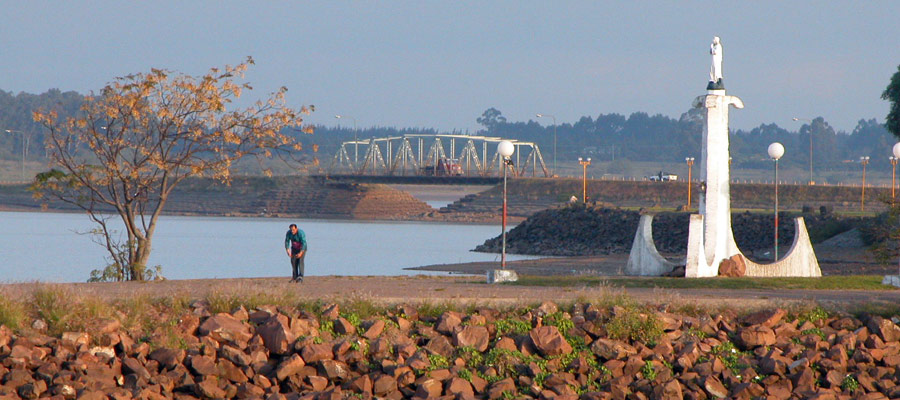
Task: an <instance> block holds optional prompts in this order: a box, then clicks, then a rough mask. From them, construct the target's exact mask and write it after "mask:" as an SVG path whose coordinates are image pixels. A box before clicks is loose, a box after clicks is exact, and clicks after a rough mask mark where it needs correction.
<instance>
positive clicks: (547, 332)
mask: <svg viewBox="0 0 900 400" xmlns="http://www.w3.org/2000/svg"><path fill="white" fill-rule="evenodd" d="M528 336H529V337H530V338H531V341H532V342H533V343H534V347H535V348H537V350H538V351H539V352H540V353H541V354H543V355H544V356H558V355H560V354H569V353H571V352H572V346H571V345H569V342H567V341H566V338H565V337H563V335H562V334H561V333H559V329H557V328H556V327H555V326H540V327H537V328H534V329H532V330H531V332H529V333H528Z"/></svg>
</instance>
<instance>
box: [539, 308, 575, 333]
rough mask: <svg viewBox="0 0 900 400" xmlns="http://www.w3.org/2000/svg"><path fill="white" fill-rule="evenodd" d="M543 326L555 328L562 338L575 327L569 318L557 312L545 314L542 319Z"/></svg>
mask: <svg viewBox="0 0 900 400" xmlns="http://www.w3.org/2000/svg"><path fill="white" fill-rule="evenodd" d="M544 325H549V326H555V327H556V329H558V330H559V333H561V334H562V335H563V336H568V334H569V330H570V329H572V328H574V327H575V323H574V322H572V319H571V318H566V316H565V314H563V313H562V312H561V311H557V312H555V313H552V314H547V315H546V316H545V317H544Z"/></svg>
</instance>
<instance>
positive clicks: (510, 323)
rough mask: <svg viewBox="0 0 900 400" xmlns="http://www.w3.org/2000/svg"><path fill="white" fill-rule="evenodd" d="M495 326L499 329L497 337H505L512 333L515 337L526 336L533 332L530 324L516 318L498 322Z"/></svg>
mask: <svg viewBox="0 0 900 400" xmlns="http://www.w3.org/2000/svg"><path fill="white" fill-rule="evenodd" d="M494 326H496V327H497V336H503V335H507V334H510V333H512V334H515V335H525V334H527V333H528V332H529V331H531V324H530V323H528V322H526V321H523V320H521V319H518V318H516V317H510V318H504V319H501V320H497V322H496V323H494Z"/></svg>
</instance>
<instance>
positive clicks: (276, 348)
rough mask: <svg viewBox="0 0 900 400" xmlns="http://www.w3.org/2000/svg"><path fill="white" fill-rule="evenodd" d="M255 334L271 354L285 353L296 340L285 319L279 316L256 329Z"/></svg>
mask: <svg viewBox="0 0 900 400" xmlns="http://www.w3.org/2000/svg"><path fill="white" fill-rule="evenodd" d="M256 334H258V335H259V336H260V338H262V341H263V344H264V345H265V346H266V348H267V349H269V353H272V354H285V353H287V352H288V350H290V348H291V344H292V343H293V342H294V340H295V339H296V337H295V336H294V334H293V332H292V331H291V328H290V323H289V321H288V319H287V317H285V316H284V315H280V314H279V315H278V316H276V317H273V318H269V320H268V321H266V323H264V324H262V325H260V326H258V327H256Z"/></svg>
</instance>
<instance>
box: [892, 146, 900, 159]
mask: <svg viewBox="0 0 900 400" xmlns="http://www.w3.org/2000/svg"><path fill="white" fill-rule="evenodd" d="M891 150H892V152H893V153H894V157H897V158H900V143H897V144H895V145H894V148H893V149H891Z"/></svg>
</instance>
